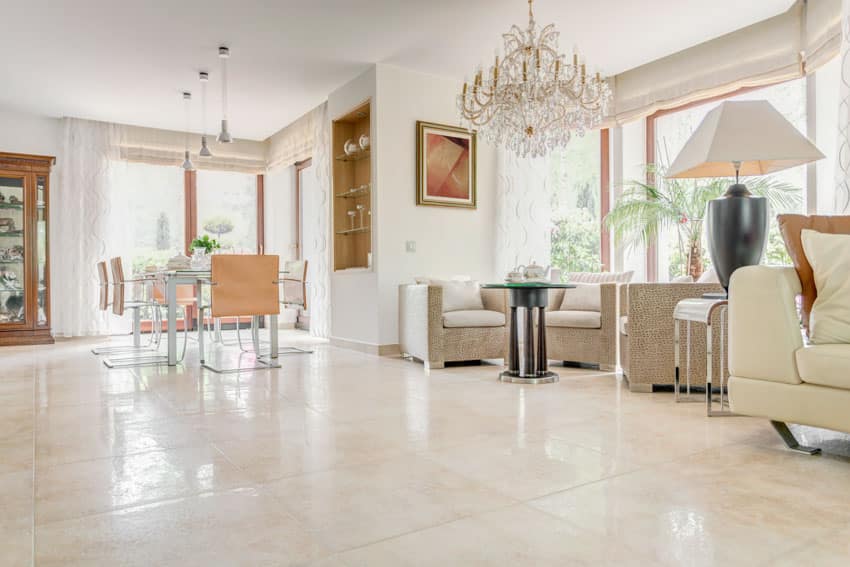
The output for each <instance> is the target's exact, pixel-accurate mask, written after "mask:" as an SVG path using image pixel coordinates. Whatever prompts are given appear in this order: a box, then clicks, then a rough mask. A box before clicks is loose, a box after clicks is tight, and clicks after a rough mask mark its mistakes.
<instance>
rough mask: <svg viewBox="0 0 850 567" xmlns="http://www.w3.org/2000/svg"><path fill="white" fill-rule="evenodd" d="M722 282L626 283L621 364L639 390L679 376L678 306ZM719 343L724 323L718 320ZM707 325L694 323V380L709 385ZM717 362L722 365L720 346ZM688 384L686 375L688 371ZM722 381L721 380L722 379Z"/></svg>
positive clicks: (718, 288)
mask: <svg viewBox="0 0 850 567" xmlns="http://www.w3.org/2000/svg"><path fill="white" fill-rule="evenodd" d="M722 291H723V288H722V287H721V286H720V285H719V284H698V283H633V284H628V285H623V286H621V287H620V320H619V323H618V327H619V335H620V366H621V367H622V368H623V374H624V375H625V377H626V379H627V380H628V383H629V390H631V391H633V392H651V391H652V387H653V385H656V384H665V385H672V384H673V383H674V378H675V368H676V367H675V356H674V354H675V353H674V341H673V328H674V325H673V310H674V308H675V307H676V304H677V303H679V301H681V300H683V299H686V298H692V297H701V296H702V294H704V293H718V292H722ZM712 328H713V330H714V332H715V333H716V334H715V335H714V336H713V339H712V340H713V341H714V344H719V342H717V341H719V340H720V332H721V326H720V325H719V324H714V321H713V322H712ZM686 332H687V326H686V325H684V324H683V325H681V328H680V333H681V335H680V343H679V344H680V356H681V359H680V360H682V361H683V362H684V361H685V360H687V350H686V349H687V344H688V343H687V336H686V334H685V333H686ZM705 352H706V339H705V327H703V326H702V325H692V326H691V359H690V360H691V365H692V366H691V385H692V386H694V385H696V386H704V385H705ZM714 356H715V360H714V362H713V367H714V368H715V369H719V368H720V358H719V357H720V353H719V349H716V350H715V353H714ZM681 381H682V383H683V384H684V376H682V380H681ZM718 383H719V382H718Z"/></svg>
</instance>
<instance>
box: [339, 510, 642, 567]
mask: <svg viewBox="0 0 850 567" xmlns="http://www.w3.org/2000/svg"><path fill="white" fill-rule="evenodd" d="M339 558H340V559H341V560H342V561H343V562H344V563H345V564H346V565H348V566H350V567H393V566H397V565H409V566H422V567H426V566H431V565H441V566H447V567H448V566H457V567H466V566H468V565H505V566H508V565H534V566H540V567H547V566H551V567H563V566H566V565H623V566H651V565H654V564H655V562H654V561H652V560H651V559H650V558H648V557H646V556H644V555H642V554H641V552H640V551H639V550H635V549H632V548H629V547H628V546H627V545H625V544H624V543H623V542H622V541H618V540H616V539H608V538H603V537H599V536H597V535H595V534H593V533H591V532H588V531H586V530H583V529H581V528H578V527H576V526H573V525H570V524H568V523H567V522H563V521H561V520H559V519H557V518H555V517H553V516H550V515H548V514H545V513H543V512H539V511H536V510H533V509H531V508H528V507H527V506H525V505H522V504H520V505H516V506H511V507H507V508H504V509H500V510H496V511H493V512H488V513H484V514H481V515H476V516H473V517H469V518H464V519H460V520H457V521H454V522H450V523H446V524H443V525H440V526H436V527H432V528H429V529H426V530H422V531H417V532H413V533H409V534H406V535H403V536H400V537H396V538H392V539H388V540H386V541H382V542H380V543H375V544H373V545H369V546H365V547H362V548H360V549H357V550H353V551H349V552H344V553H342V554H340V556H339Z"/></svg>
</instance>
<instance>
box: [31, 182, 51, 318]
mask: <svg viewBox="0 0 850 567" xmlns="http://www.w3.org/2000/svg"><path fill="white" fill-rule="evenodd" d="M47 207H48V197H47V176H45V175H39V176H37V177H36V178H35V293H34V296H35V297H36V300H37V309H36V317H35V321H36V325H38V326H39V327H47V326H48V324H49V313H48V311H49V308H48V306H49V305H50V301H49V297H48V294H49V293H50V292H49V289H48V282H49V281H50V274H49V272H48V270H49V268H48V264H47V250H48V241H47V219H48V218H49V217H48V209H47Z"/></svg>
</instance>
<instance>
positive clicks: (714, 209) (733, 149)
mask: <svg viewBox="0 0 850 567" xmlns="http://www.w3.org/2000/svg"><path fill="white" fill-rule="evenodd" d="M823 157H824V155H823V154H822V153H821V152H820V150H818V149H817V148H816V147H815V145H814V144H812V143H811V142H810V141H809V140H808V139H807V138H806V137H805V136H803V135H802V134H801V133H800V132H799V131H798V130H797V129H796V128H795V127H794V126H793V125H792V124H791V123H790V122H788V120H786V119H785V117H784V116H782V115H781V114H780V113H779V111H777V110H776V109H775V108H774V107H773V106H772V105H771V104H770V103H769V102H767V101H766V100H752V101H726V102H723V103H722V104H720V106H718V107H717V108H715V109H713V110H712V111H711V112H709V113H708V114H707V115H706V117H705V119H703V121H702V123H701V124H700V125H699V127H697V129H696V130H695V131H694V133H693V134H692V135H691V137H690V139H689V140H688V141H687V142H686V143H685V146H684V147H683V148H682V151H681V152H679V155H678V156H676V159H675V160H673V163H672V164H671V165H670V168H669V169H668V173H667V177H669V178H696V177H731V176H732V175H734V176H735V183H734V184H733V185H730V186H729V189H728V190H727V191H726V193H724V194H723V196H722V197H720V198H718V199H714V200H712V201H710V202H709V203H708V214H707V222H706V227H707V229H708V250H709V253H710V255H711V263H712V265H713V266H714V270H715V271H716V272H717V277H718V279H719V280H720V284H721V285H722V286H723V289H725V290H727V292H728V289H729V278H730V277H731V276H732V272H734V271H735V270H737V269H738V268H740V267H742V266H752V265H756V264H758V263H759V262H760V261H761V257H762V253H763V252H764V246H765V241H766V239H767V231H768V205H767V200H766V199H765V198H764V197H756V196H753V195H752V193H750V191H749V190H748V189H747V186H746V185H744V184H743V183H741V182H740V176H741V175H743V176H751V175H766V174H768V173H774V172H777V171H780V170H783V169H787V168H789V167H795V166H798V165H802V164H805V163H809V162H812V161H815V160H819V159H821V158H823Z"/></svg>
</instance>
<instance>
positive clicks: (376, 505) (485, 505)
mask: <svg viewBox="0 0 850 567" xmlns="http://www.w3.org/2000/svg"><path fill="white" fill-rule="evenodd" d="M264 490H265V491H267V492H268V493H269V494H270V495H273V496H274V497H275V498H277V499H278V500H279V501H280V502H281V505H282V507H283V508H284V509H285V510H287V511H288V512H289V513H290V514H292V515H293V516H294V517H296V518H297V519H298V520H299V521H301V522H302V524H303V525H304V526H306V527H307V529H309V530H310V531H311V532H313V533H315V534H316V535H317V536H318V537H320V539H321V540H322V541H323V542H324V543H325V545H327V546H328V547H330V548H331V549H333V550H335V551H341V550H344V549H349V548H352V547H356V546H360V545H365V544H367V543H370V542H374V541H378V540H380V539H384V538H388V537H392V536H396V535H399V534H402V533H405V532H408V531H413V530H417V529H422V528H425V527H428V526H432V525H435V524H440V523H443V522H447V521H450V520H454V519H456V518H460V517H463V516H467V515H470V514H474V513H476V512H481V511H483V510H489V509H493V508H497V507H500V506H505V505H507V504H510V503H511V502H512V500H510V499H509V498H506V497H504V496H501V495H499V494H498V493H496V492H494V491H492V490H489V489H487V488H486V487H484V486H482V485H481V484H479V483H477V482H475V481H472V480H470V479H468V478H466V477H463V476H460V475H458V474H455V473H453V472H451V471H449V470H448V469H445V468H443V467H441V466H439V465H437V464H435V463H431V462H428V461H426V460H424V459H421V458H419V457H416V456H407V457H401V458H398V459H395V460H393V461H384V462H380V463H373V464H368V465H362V466H357V467H347V468H339V469H334V470H331V471H326V472H320V473H313V474H307V475H303V476H299V477H293V478H289V479H284V480H280V481H276V482H272V483H269V484H267V485H265V486H264Z"/></svg>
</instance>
